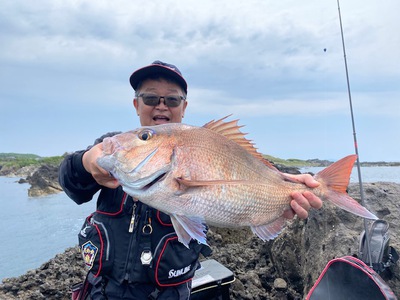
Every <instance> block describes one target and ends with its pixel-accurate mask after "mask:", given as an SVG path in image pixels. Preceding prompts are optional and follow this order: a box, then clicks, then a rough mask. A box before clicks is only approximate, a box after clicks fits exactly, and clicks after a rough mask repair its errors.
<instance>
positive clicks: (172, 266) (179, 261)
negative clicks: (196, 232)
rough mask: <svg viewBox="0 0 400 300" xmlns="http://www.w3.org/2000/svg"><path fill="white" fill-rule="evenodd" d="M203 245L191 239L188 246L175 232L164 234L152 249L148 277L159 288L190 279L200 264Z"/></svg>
mask: <svg viewBox="0 0 400 300" xmlns="http://www.w3.org/2000/svg"><path fill="white" fill-rule="evenodd" d="M202 248H203V245H202V244H199V243H198V242H197V241H192V242H190V244H189V248H187V247H186V246H185V245H183V244H182V243H181V242H179V241H178V237H177V235H176V233H174V232H173V233H170V234H167V235H165V236H164V237H163V238H162V239H161V240H160V241H159V243H158V245H157V247H156V248H155V250H154V256H153V260H152V263H151V264H150V265H149V268H148V274H149V277H150V279H151V280H152V281H153V282H154V283H155V284H157V286H159V287H161V288H165V287H170V286H176V285H180V284H183V283H185V282H188V281H190V280H192V278H193V276H194V273H195V271H196V270H197V268H198V267H199V266H200V264H199V261H198V259H199V255H200V253H201V251H202Z"/></svg>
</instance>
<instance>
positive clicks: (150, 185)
mask: <svg viewBox="0 0 400 300" xmlns="http://www.w3.org/2000/svg"><path fill="white" fill-rule="evenodd" d="M166 175H167V172H164V173H161V174H160V175H158V176H157V177H155V178H154V179H153V180H152V181H150V182H149V183H148V184H146V185H145V186H144V187H143V188H142V189H143V190H148V189H149V188H151V187H152V186H153V185H155V184H156V183H157V182H160V181H162V180H163V179H164V178H165V176H166Z"/></svg>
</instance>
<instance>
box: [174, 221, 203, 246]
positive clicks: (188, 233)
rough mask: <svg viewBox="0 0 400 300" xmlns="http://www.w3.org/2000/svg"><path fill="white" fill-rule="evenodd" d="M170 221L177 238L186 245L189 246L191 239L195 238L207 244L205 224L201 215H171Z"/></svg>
mask: <svg viewBox="0 0 400 300" xmlns="http://www.w3.org/2000/svg"><path fill="white" fill-rule="evenodd" d="M171 221H172V225H173V226H174V229H175V232H176V234H177V236H178V240H179V241H180V242H181V243H182V244H184V245H185V246H186V247H188V248H189V243H190V241H191V239H195V240H197V241H199V242H200V243H202V244H204V245H207V237H206V226H205V225H204V220H203V219H202V218H201V217H186V216H180V215H172V216H171Z"/></svg>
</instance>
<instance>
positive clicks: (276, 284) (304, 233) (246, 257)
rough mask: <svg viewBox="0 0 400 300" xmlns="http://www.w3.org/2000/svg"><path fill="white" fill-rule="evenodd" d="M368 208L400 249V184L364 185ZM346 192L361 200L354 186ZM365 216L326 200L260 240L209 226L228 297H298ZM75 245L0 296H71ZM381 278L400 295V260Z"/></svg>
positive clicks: (349, 250)
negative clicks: (227, 274)
mask: <svg viewBox="0 0 400 300" xmlns="http://www.w3.org/2000/svg"><path fill="white" fill-rule="evenodd" d="M364 192H365V198H366V199H365V201H366V206H367V208H368V209H370V210H371V211H372V212H374V213H375V214H377V215H378V217H380V218H382V219H384V220H386V221H388V222H389V224H390V237H391V246H393V247H394V248H395V249H396V250H397V251H400V224H399V222H398V220H399V219H400V202H399V199H400V184H396V183H385V182H378V183H367V184H364ZM349 194H350V195H351V196H352V197H353V198H355V199H356V200H359V199H360V192H359V188H358V184H351V185H350V187H349ZM363 229H364V227H363V219H362V218H359V217H357V216H353V215H352V214H350V213H348V212H346V211H343V210H341V209H338V208H336V207H334V206H333V205H331V204H329V203H325V204H324V207H323V208H322V209H320V210H312V211H311V212H310V216H309V218H308V219H307V220H306V221H303V220H299V219H294V220H293V221H291V222H288V226H287V227H286V228H285V230H284V231H283V232H282V233H281V234H280V235H279V236H278V237H277V238H276V239H275V240H274V241H269V242H263V241H261V240H260V239H259V238H257V237H255V236H254V235H253V234H252V232H251V231H250V230H249V229H247V228H246V229H236V230H233V229H221V228H213V227H212V228H210V231H209V234H208V240H209V244H210V245H211V247H212V249H213V254H212V256H211V258H213V259H215V260H217V261H219V262H220V263H222V264H223V265H225V266H226V267H227V268H229V269H230V270H232V271H233V272H234V274H235V278H236V281H235V282H234V283H232V286H231V296H232V297H231V298H232V299H248V300H253V299H254V300H255V299H257V300H258V299H272V300H281V299H282V300H287V299H291V300H300V299H304V297H305V295H306V294H307V293H308V291H309V290H310V289H311V287H312V286H313V284H314V283H315V281H316V280H317V278H318V276H319V275H320V274H321V272H322V270H323V268H324V267H325V265H326V264H327V263H328V262H329V260H331V259H333V258H335V257H341V256H345V255H357V254H358V242H359V235H360V233H361V232H362V230H363ZM78 250H79V249H78V248H77V247H73V248H70V249H67V250H66V251H65V252H64V253H62V254H59V255H57V256H56V257H55V258H53V259H51V260H50V261H48V262H46V263H44V264H43V265H42V266H41V267H40V268H38V269H37V270H32V271H29V272H27V274H25V275H23V276H20V277H16V278H9V279H4V280H3V284H1V285H0V299H61V300H64V299H65V300H66V299H70V298H71V294H70V287H71V286H72V285H73V284H74V283H77V282H79V281H81V280H82V279H83V278H84V276H85V269H84V267H83V264H82V259H81V256H80V254H79V251H78ZM382 277H383V279H384V280H385V281H386V282H387V283H388V285H389V286H390V287H391V288H392V290H393V292H394V293H395V294H396V295H399V294H400V268H399V263H398V264H397V265H396V266H394V267H393V268H392V270H391V271H390V272H387V273H385V274H382Z"/></svg>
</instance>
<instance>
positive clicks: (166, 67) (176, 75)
mask: <svg viewBox="0 0 400 300" xmlns="http://www.w3.org/2000/svg"><path fill="white" fill-rule="evenodd" d="M157 73H158V74H162V75H166V76H167V77H170V78H172V79H174V80H175V81H176V82H177V83H178V84H179V85H180V86H181V87H182V89H183V90H184V91H185V93H186V94H187V83H186V81H185V79H184V78H183V76H182V73H181V71H179V69H178V68H177V67H176V66H174V65H171V64H167V63H165V62H162V61H159V60H156V61H154V62H153V63H152V64H151V65H148V66H146V67H143V68H140V69H138V70H136V71H135V72H133V73H132V75H131V77H130V78H129V81H130V83H131V86H132V87H133V89H134V90H136V88H137V86H138V85H139V83H140V82H141V81H142V80H143V79H146V77H148V76H150V75H153V74H157Z"/></svg>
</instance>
